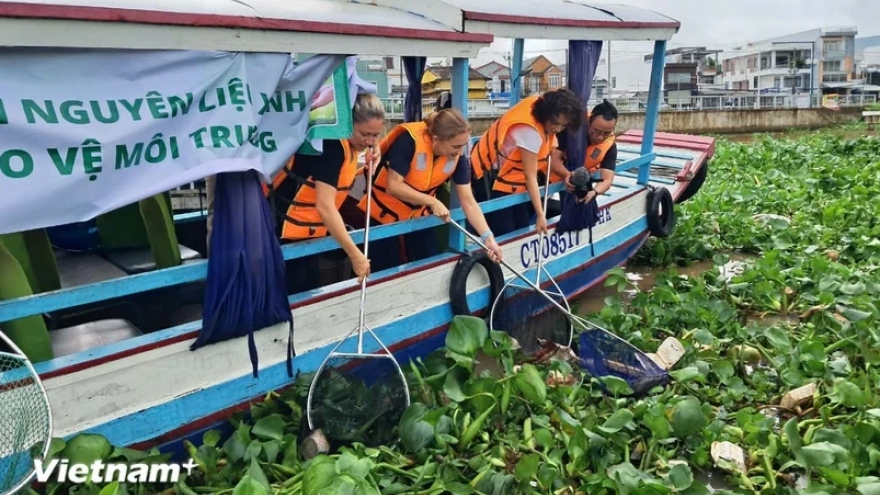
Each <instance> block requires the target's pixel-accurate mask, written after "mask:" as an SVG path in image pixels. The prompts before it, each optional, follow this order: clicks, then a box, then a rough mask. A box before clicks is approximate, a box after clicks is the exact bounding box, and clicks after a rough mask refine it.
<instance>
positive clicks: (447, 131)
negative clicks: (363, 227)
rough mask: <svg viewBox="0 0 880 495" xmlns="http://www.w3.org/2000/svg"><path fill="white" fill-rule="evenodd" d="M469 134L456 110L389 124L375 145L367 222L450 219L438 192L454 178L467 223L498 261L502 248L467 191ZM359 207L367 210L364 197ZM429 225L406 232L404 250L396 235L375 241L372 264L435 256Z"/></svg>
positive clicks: (468, 182) (469, 179)
mask: <svg viewBox="0 0 880 495" xmlns="http://www.w3.org/2000/svg"><path fill="white" fill-rule="evenodd" d="M469 139H470V127H469V125H468V123H467V120H466V119H465V118H464V116H463V115H462V114H461V112H459V111H458V110H455V109H444V110H441V111H439V112H434V113H432V114H431V115H429V116H428V117H427V118H425V120H424V121H422V122H410V123H406V124H401V125H398V126H397V127H395V128H394V129H392V130H391V132H389V133H388V135H387V136H386V137H385V138H384V139H383V140H382V142H381V143H380V144H379V151H380V153H381V155H382V161H381V163H380V164H379V168H378V172H377V173H376V174H375V179H374V182H373V205H372V207H371V210H370V215H371V216H372V220H371V221H372V224H371V225H377V224H389V223H392V222H397V221H402V220H408V219H411V218H418V217H422V216H425V215H428V214H429V213H433V214H434V215H436V216H437V217H439V218H441V219H443V220H444V221H449V210H448V209H447V208H446V206H445V205H444V204H443V203H442V202H441V201H440V200H439V199H437V197H436V192H437V190H438V189H439V188H440V187H442V186H443V185H444V184H445V183H446V182H447V181H448V180H449V179H450V178H452V180H453V182H454V183H455V190H456V192H457V193H458V198H459V200H460V202H461V207H462V209H463V210H464V214H465V216H466V217H467V220H468V222H469V223H470V224H471V226H472V227H473V228H474V230H475V231H476V232H477V235H480V236H481V237H482V239H483V241H484V242H485V243H486V247H488V248H489V257H490V259H492V260H493V261H496V262H498V261H500V260H501V258H502V253H501V248H500V247H498V244H497V243H496V242H495V238H494V236H493V234H492V231H491V230H489V226H488V225H487V223H486V219H485V217H483V212H482V211H481V210H480V206H479V205H478V204H477V202H476V200H475V199H474V197H473V194H472V193H471V170H470V164H469V163H468V160H467V157H466V156H464V155H463V151H464V150H466V149H467V145H468V141H469ZM358 206H359V207H360V209H361V210H362V211H366V208H367V198H366V196H364V197H363V198H362V199H361V201H360V203H359V204H358ZM432 230H433V229H426V230H418V231H415V232H410V233H408V234H404V235H403V236H402V237H403V244H404V246H403V253H401V246H400V243H399V241H398V239H395V238H386V239H382V240H380V241H377V247H376V253H377V255H378V254H379V253H381V254H382V255H383V259H382V260H381V261H380V260H379V259H378V258H374V265H373V266H374V269H376V270H380V269H385V268H390V267H392V266H396V265H398V264H400V263H401V262H412V261H416V260H421V259H425V258H429V257H431V256H435V255H437V254H438V250H437V241H436V239H435V237H434V233H433V232H432ZM383 241H384V242H383ZM380 242H381V243H382V244H381V247H379V243H380ZM401 254H405V257H404V256H400V255H401ZM380 265H381V268H380Z"/></svg>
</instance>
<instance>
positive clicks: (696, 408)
mask: <svg viewBox="0 0 880 495" xmlns="http://www.w3.org/2000/svg"><path fill="white" fill-rule="evenodd" d="M700 406H701V405H700V401H699V400H698V399H696V398H694V397H688V398H687V399H684V400H683V401H681V402H679V403H677V404H676V405H675V407H674V408H673V409H672V430H673V431H674V432H675V436H676V437H678V438H681V439H683V438H686V437H688V436H690V435H693V434H695V433H698V432H700V431H701V430H702V429H703V428H705V427H706V424H707V419H706V416H705V414H703V410H702V409H701V407H700Z"/></svg>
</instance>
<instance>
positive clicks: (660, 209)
mask: <svg viewBox="0 0 880 495" xmlns="http://www.w3.org/2000/svg"><path fill="white" fill-rule="evenodd" d="M647 215H648V231H649V232H650V233H651V235H653V236H654V237H669V235H670V234H672V231H673V230H675V209H674V203H673V201H672V194H670V193H669V190H668V189H666V188H665V187H658V188H656V189H652V190H649V191H648V211H647Z"/></svg>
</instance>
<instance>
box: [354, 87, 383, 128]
mask: <svg viewBox="0 0 880 495" xmlns="http://www.w3.org/2000/svg"><path fill="white" fill-rule="evenodd" d="M351 117H352V119H353V120H354V123H355V124H361V123H364V122H369V121H371V120H373V119H379V120H385V105H383V104H382V100H380V99H379V98H378V97H377V96H376V95H370V94H359V95H357V98H355V100H354V108H352V110H351Z"/></svg>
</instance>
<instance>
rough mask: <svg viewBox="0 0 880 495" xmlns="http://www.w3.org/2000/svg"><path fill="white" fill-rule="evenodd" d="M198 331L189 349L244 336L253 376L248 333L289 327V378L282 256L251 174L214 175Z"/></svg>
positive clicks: (291, 350) (268, 212)
mask: <svg viewBox="0 0 880 495" xmlns="http://www.w3.org/2000/svg"><path fill="white" fill-rule="evenodd" d="M215 187H216V190H215V199H214V221H213V229H212V231H211V249H210V252H209V253H208V277H207V280H206V284H205V304H204V316H203V319H202V330H201V332H200V333H199V336H198V338H197V339H196V341H195V342H194V343H193V345H192V346H191V347H190V349H192V350H195V349H198V348H200V347H203V346H205V345H208V344H213V343H216V342H222V341H225V340H229V339H232V338H236V337H244V336H247V337H248V350H249V353H250V358H251V365H252V366H253V375H254V378H257V377H258V369H259V366H258V358H257V347H256V344H255V343H254V332H255V331H256V330H259V329H261V328H266V327H269V326H272V325H276V324H278V323H282V322H287V323H288V325H289V330H288V342H287V373H288V375H289V376H290V377H293V357H294V355H295V352H294V347H293V316H292V314H291V312H290V304H289V303H288V300H287V285H286V279H285V267H284V256H283V255H282V253H281V244H280V242H279V240H278V238H277V237H276V236H275V225H274V219H273V216H272V212H271V207H270V206H269V202H268V201H266V199H265V198H264V197H263V188H262V183H261V182H260V178H259V175H258V174H257V172H255V171H253V170H250V171H247V172H232V173H222V174H217V182H216V186H215Z"/></svg>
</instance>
